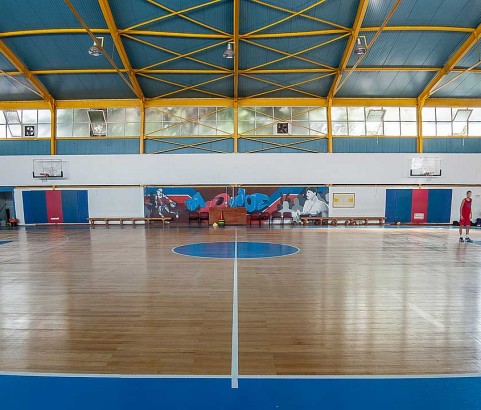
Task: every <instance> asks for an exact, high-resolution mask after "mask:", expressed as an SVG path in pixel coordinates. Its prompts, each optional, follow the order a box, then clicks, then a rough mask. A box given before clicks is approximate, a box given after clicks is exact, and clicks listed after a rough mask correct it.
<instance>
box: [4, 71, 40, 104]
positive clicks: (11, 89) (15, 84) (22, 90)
mask: <svg viewBox="0 0 481 410" xmlns="http://www.w3.org/2000/svg"><path fill="white" fill-rule="evenodd" d="M14 78H15V79H13V78H9V77H7V76H5V75H2V76H0V101H24V100H25V101H27V100H29V101H30V100H41V97H39V96H38V95H37V94H35V93H33V92H32V91H30V90H29V89H28V88H27V87H25V86H23V85H22V84H21V83H23V84H27V85H28V87H29V88H34V87H33V86H32V85H31V84H30V83H29V82H28V81H27V79H26V78H25V77H24V76H22V75H16V76H15V77H14ZM19 81H20V82H21V83H19Z"/></svg>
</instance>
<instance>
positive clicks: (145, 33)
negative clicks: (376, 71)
mask: <svg viewBox="0 0 481 410" xmlns="http://www.w3.org/2000/svg"><path fill="white" fill-rule="evenodd" d="M379 29H380V27H377V26H373V27H362V28H361V30H360V32H361V33H364V32H370V31H378V30H379ZM474 30H475V29H473V28H472V27H454V26H453V27H451V26H386V27H384V29H383V31H441V32H458V33H469V34H471V33H473V32H474ZM91 31H92V33H95V34H109V33H110V31H109V30H108V29H106V28H92V29H91ZM119 32H120V34H121V35H123V34H124V33H125V34H127V33H129V34H131V35H139V36H155V37H190V38H220V39H221V38H223V39H227V38H229V37H230V36H229V35H228V34H220V33H219V34H218V33H213V34H210V33H183V32H172V31H153V30H136V29H133V30H129V31H128V32H126V31H125V30H120V31H119ZM346 32H349V30H345V29H343V28H334V29H326V30H314V31H295V32H286V33H265V34H252V35H250V36H249V38H276V37H302V36H328V35H335V34H342V33H346ZM84 33H85V30H84V29H81V28H47V29H36V30H18V31H6V32H3V33H0V38H6V37H20V36H34V35H50V34H84Z"/></svg>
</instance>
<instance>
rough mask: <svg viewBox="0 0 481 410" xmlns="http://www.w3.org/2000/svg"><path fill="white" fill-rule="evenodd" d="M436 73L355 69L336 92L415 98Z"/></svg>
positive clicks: (347, 95)
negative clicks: (363, 70) (360, 70)
mask: <svg viewBox="0 0 481 410" xmlns="http://www.w3.org/2000/svg"><path fill="white" fill-rule="evenodd" d="M434 75H435V73H432V72H426V71H417V72H412V71H402V72H400V71H389V72H383V71H377V72H376V71H374V72H359V71H355V72H353V73H352V75H351V76H350V77H349V78H348V79H347V81H346V82H345V83H344V84H343V86H342V87H341V89H340V90H339V91H338V93H337V94H336V95H337V96H338V97H379V98H396V97H399V98H415V97H417V96H418V95H419V94H420V93H421V92H422V90H423V89H424V87H425V86H426V85H427V84H428V83H429V81H430V80H431V79H432V78H433V77H434Z"/></svg>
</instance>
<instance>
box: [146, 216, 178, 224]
mask: <svg viewBox="0 0 481 410" xmlns="http://www.w3.org/2000/svg"><path fill="white" fill-rule="evenodd" d="M143 219H144V220H145V222H146V223H147V224H149V225H150V224H151V223H154V222H162V225H165V223H166V222H169V221H171V220H172V218H166V217H158V218H143Z"/></svg>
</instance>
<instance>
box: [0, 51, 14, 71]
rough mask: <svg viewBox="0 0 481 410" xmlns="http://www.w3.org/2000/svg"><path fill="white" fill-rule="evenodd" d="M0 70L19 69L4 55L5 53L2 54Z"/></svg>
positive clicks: (0, 55) (0, 56)
mask: <svg viewBox="0 0 481 410" xmlns="http://www.w3.org/2000/svg"><path fill="white" fill-rule="evenodd" d="M0 70H2V71H17V70H16V69H15V67H14V66H13V65H12V64H11V63H10V61H8V60H7V58H6V57H4V55H3V54H0Z"/></svg>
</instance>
